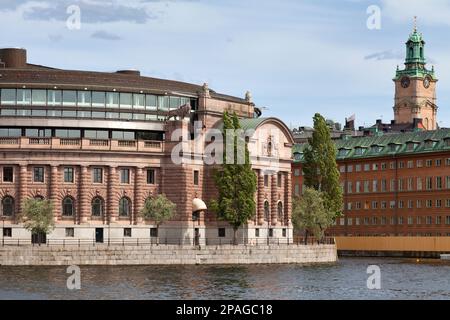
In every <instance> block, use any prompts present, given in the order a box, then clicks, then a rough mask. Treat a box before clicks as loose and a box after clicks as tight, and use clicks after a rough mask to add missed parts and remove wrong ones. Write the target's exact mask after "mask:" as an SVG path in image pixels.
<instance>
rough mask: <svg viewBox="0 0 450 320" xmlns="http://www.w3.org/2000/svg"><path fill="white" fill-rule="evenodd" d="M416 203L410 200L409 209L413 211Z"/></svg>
mask: <svg viewBox="0 0 450 320" xmlns="http://www.w3.org/2000/svg"><path fill="white" fill-rule="evenodd" d="M413 205H414V202H413V201H412V200H408V209H412V208H413Z"/></svg>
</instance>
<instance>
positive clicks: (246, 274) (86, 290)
mask: <svg viewBox="0 0 450 320" xmlns="http://www.w3.org/2000/svg"><path fill="white" fill-rule="evenodd" d="M372 264H375V265H378V266H380V268H381V290H369V289H367V286H366V281H367V278H368V276H369V275H368V274H367V273H366V270H367V266H369V265H372ZM449 275H450V263H444V262H442V261H439V260H423V261H420V262H419V263H417V261H416V260H413V259H411V260H408V259H382V258H373V259H369V258H342V259H341V260H340V261H339V262H338V263H336V264H323V265H303V266H302V265H293V264H291V265H250V266H244V265H239V266H84V267H81V290H68V289H67V287H66V280H67V277H68V276H69V274H67V273H66V267H5V266H0V299H450V277H449Z"/></svg>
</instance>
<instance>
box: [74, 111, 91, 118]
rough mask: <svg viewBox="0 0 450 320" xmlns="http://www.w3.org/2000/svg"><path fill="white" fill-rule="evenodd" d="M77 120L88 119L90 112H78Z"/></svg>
mask: <svg viewBox="0 0 450 320" xmlns="http://www.w3.org/2000/svg"><path fill="white" fill-rule="evenodd" d="M77 114H78V118H90V117H91V112H90V111H78V113H77Z"/></svg>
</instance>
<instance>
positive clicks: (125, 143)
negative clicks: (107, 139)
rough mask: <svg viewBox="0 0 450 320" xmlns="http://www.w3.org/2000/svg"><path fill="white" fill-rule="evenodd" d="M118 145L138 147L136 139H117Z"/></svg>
mask: <svg viewBox="0 0 450 320" xmlns="http://www.w3.org/2000/svg"><path fill="white" fill-rule="evenodd" d="M117 145H118V146H119V147H130V148H134V147H136V141H135V140H119V141H117Z"/></svg>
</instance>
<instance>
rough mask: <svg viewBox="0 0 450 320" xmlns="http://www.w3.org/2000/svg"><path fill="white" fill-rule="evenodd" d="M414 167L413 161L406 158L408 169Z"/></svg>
mask: <svg viewBox="0 0 450 320" xmlns="http://www.w3.org/2000/svg"><path fill="white" fill-rule="evenodd" d="M412 168H414V161H412V160H408V169H412Z"/></svg>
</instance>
